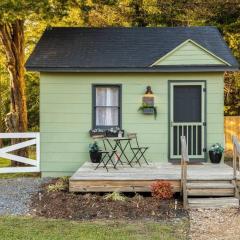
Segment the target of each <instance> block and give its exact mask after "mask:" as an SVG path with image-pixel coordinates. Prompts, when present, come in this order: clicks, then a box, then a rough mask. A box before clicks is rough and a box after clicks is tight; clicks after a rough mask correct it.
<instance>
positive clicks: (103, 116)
mask: <svg viewBox="0 0 240 240" xmlns="http://www.w3.org/2000/svg"><path fill="white" fill-rule="evenodd" d="M118 91H119V89H118V88H117V87H97V88H96V125H97V126H117V125H118V104H119V99H118Z"/></svg>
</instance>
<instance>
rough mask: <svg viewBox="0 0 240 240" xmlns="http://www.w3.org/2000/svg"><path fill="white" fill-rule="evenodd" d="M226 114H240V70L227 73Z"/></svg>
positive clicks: (225, 91)
mask: <svg viewBox="0 0 240 240" xmlns="http://www.w3.org/2000/svg"><path fill="white" fill-rule="evenodd" d="M224 102H225V106H224V114H225V115H227V116H240V72H228V73H226V74H225V87H224Z"/></svg>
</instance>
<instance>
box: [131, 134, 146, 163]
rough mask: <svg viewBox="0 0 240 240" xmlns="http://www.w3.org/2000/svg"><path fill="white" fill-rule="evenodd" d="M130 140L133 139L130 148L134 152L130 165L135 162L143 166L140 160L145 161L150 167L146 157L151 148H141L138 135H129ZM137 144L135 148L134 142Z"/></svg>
mask: <svg viewBox="0 0 240 240" xmlns="http://www.w3.org/2000/svg"><path fill="white" fill-rule="evenodd" d="M127 136H128V138H129V139H131V140H132V141H130V148H131V150H132V152H133V157H132V159H131V160H130V163H132V162H133V161H134V160H135V161H136V162H137V163H138V164H139V166H141V163H140V160H141V159H143V160H144V161H145V162H146V164H147V165H149V163H148V161H147V159H146V157H145V152H146V151H147V150H148V148H149V147H142V146H141V147H140V145H139V143H138V139H137V134H136V133H128V134H127ZM133 141H134V142H135V146H133V144H132V142H133Z"/></svg>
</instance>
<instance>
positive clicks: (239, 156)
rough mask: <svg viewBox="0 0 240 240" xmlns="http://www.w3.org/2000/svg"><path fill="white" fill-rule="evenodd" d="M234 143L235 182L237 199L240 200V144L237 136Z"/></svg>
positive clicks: (234, 137) (233, 137) (233, 138)
mask: <svg viewBox="0 0 240 240" xmlns="http://www.w3.org/2000/svg"><path fill="white" fill-rule="evenodd" d="M232 143H233V182H234V185H235V197H238V198H239V189H238V183H237V182H238V181H237V171H239V168H240V144H239V141H238V138H237V137H236V136H232Z"/></svg>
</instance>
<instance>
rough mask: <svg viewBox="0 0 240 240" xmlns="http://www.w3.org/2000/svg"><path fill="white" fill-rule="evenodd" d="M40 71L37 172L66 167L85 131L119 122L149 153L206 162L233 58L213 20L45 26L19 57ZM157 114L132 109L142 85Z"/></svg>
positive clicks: (82, 150)
mask: <svg viewBox="0 0 240 240" xmlns="http://www.w3.org/2000/svg"><path fill="white" fill-rule="evenodd" d="M26 67H27V69H28V70H29V71H37V72H40V132H41V172H42V174H43V176H64V175H71V174H72V173H73V172H75V171H76V170H77V169H78V168H79V167H80V166H81V165H82V164H83V163H84V162H86V161H89V153H88V145H89V143H91V141H92V140H91V137H90V136H89V130H92V129H104V130H106V129H109V128H115V127H119V128H121V129H123V130H124V131H125V132H136V133H137V134H138V138H139V141H140V142H141V144H142V145H144V146H149V150H148V152H147V154H146V156H147V158H148V160H149V161H152V162H161V163H167V162H169V161H179V159H180V136H181V135H185V136H186V138H187V142H188V151H189V157H190V159H191V161H208V154H207V152H208V149H209V147H210V146H211V145H212V144H214V143H217V142H218V143H221V144H224V114H223V110H224V109H223V108H224V92H223V91H224V72H225V71H235V70H237V69H238V63H237V61H236V59H235V58H234V57H233V55H232V54H231V52H230V50H229V48H228V47H227V45H226V43H225V42H224V40H223V38H222V37H221V35H220V33H219V31H218V30H217V29H216V28H215V27H175V28H49V29H47V30H46V31H45V32H44V34H43V36H42V38H41V39H40V41H39V43H38V44H37V46H36V48H35V50H34V52H33V53H32V55H31V56H30V58H29V59H28V61H27V63H26ZM147 86H150V87H151V90H152V92H153V95H151V97H152V98H154V107H156V109H157V116H156V118H155V117H154V116H153V115H151V114H143V112H142V111H138V109H139V107H140V106H142V103H143V102H142V101H143V97H144V94H145V91H146V87H147Z"/></svg>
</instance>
